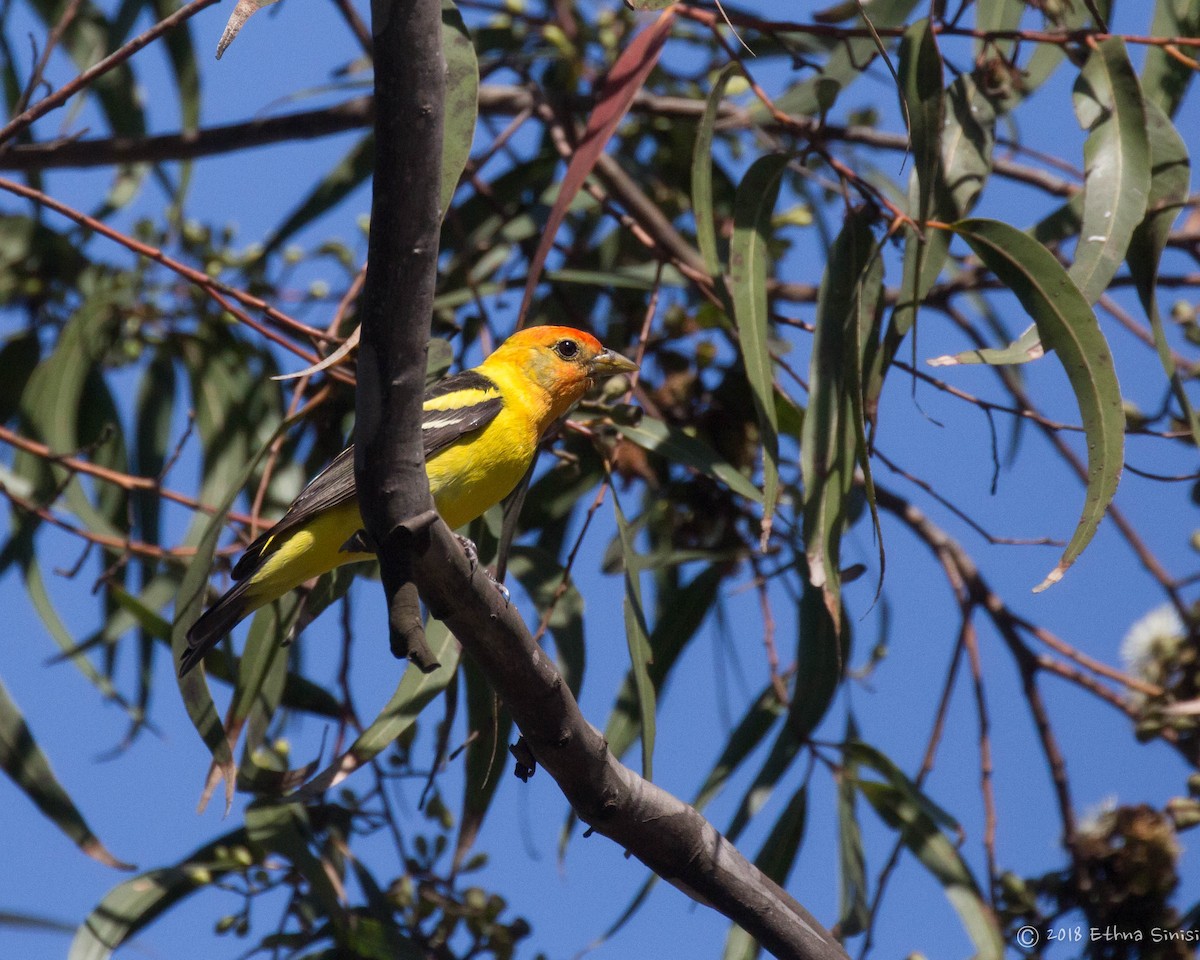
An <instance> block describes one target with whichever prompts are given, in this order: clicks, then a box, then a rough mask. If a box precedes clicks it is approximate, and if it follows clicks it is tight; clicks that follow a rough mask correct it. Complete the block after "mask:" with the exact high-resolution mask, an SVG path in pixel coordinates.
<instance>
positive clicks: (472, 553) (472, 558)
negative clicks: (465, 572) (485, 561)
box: [454, 533, 479, 573]
mask: <svg viewBox="0 0 1200 960" xmlns="http://www.w3.org/2000/svg"><path fill="white" fill-rule="evenodd" d="M454 538H455V539H456V540H457V541H458V545H459V546H460V547H462V550H463V553H465V554H466V555H467V562H468V563H470V564H471V572H472V573H474V572H475V568H476V567H478V566H479V548H478V547H476V546H475V544H474V543H472V542H471V541H470V540H469V539H468V538H467V537H464V536H463V535H462V534H461V533H456V534H455V535H454Z"/></svg>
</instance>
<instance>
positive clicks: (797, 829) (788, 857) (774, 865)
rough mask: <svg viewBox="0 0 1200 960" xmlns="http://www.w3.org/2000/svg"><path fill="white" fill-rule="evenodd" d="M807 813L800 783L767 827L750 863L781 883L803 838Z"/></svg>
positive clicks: (804, 786)
mask: <svg viewBox="0 0 1200 960" xmlns="http://www.w3.org/2000/svg"><path fill="white" fill-rule="evenodd" d="M807 814H808V784H801V785H800V788H799V789H798V790H797V791H796V792H795V793H794V794H792V797H791V799H790V800H788V802H787V806H785V807H784V808H783V812H782V813H780V815H779V819H778V820H776V821H775V825H774V826H773V827H771V832H770V833H769V834H767V839H766V841H765V842H764V843H763V845H762V849H761V850H759V852H758V856H757V857H755V858H754V865H755V866H756V867H758V869H760V870H761V871H762V872H763V873H765V874H766V875H767V876H768V877H770V878H771V879H772V880H774V881H775V882H776V883H777V884H779V885H780V886H781V887H782V886H784V885H785V884H786V883H787V880H788V876H789V875H790V874H791V872H792V867H794V866H795V864H796V854H797V853H799V852H800V844H801V843H802V842H803V840H804V826H805V823H806V821H807Z"/></svg>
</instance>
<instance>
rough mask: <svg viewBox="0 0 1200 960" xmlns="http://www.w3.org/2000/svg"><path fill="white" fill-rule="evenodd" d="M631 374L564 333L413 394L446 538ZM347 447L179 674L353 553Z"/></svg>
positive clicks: (249, 569) (245, 562) (266, 538)
mask: <svg viewBox="0 0 1200 960" xmlns="http://www.w3.org/2000/svg"><path fill="white" fill-rule="evenodd" d="M636 369H637V365H636V364H635V363H633V361H631V360H627V359H626V358H625V357H623V356H621V355H620V354H619V353H614V352H613V351H611V350H606V349H605V348H604V346H603V345H602V344H601V343H600V341H598V340H597V339H596V338H595V337H593V336H592V335H591V334H588V333H584V332H583V331H581V330H573V329H571V328H570V327H531V328H530V329H528V330H522V331H520V332H518V333H515V334H513V335H512V336H511V337H509V338H508V339H507V340H506V341H504V343H502V344H501V345H500V346H499V347H497V348H496V350H495V351H494V352H493V353H492V355H491V356H489V357H488V358H487V359H486V360H484V361H483V363H481V364H480V365H479V366H477V367H475V368H473V369H471V370H465V371H463V372H462V373H458V374H455V375H454V376H451V377H447V378H446V379H445V380H442V381H441V382H440V383H437V384H434V386H432V387H431V388H430V389H429V390H428V391H427V392H426V394H425V402H424V407H423V413H422V416H421V433H422V437H423V439H424V444H425V469H426V471H427V472H428V474H429V489H430V491H431V492H432V494H433V501H434V504H435V505H436V506H437V509H438V513H440V514H441V516H442V519H443V520H445V521H446V524H447V525H448V526H449V527H450V528H451V529H455V528H457V527H461V526H462V525H463V524H465V523H469V522H470V521H472V520H474V519H475V518H476V517H478V516H480V515H481V514H482V513H483V512H484V511H486V510H487V509H488V508H489V507H492V506H493V505H495V504H497V503H499V502H500V501H501V500H503V499H504V498H505V497H506V496H508V495H509V494H510V493H511V492H512V490H513V488H514V487H515V486H516V485H517V484H518V483H519V482H520V480H521V478H522V477H523V476H525V471H526V470H528V469H529V465H530V464H531V463H533V458H534V457H535V456H536V455H537V448H538V444H539V443H540V442H541V439H542V435H543V434H544V433H545V432H546V431H547V430H548V429H549V428H550V426H551V425H552V424H553V423H554V422H555V421H556V420H558V418H559V417H561V416H563V415H564V414H565V413H566V412H567V411H568V410H570V409H571V407H573V406H574V405H575V404H576V403H577V402H578V401H579V400H580V398H581V397H582V396H583V395H584V394H585V393H586V392H587V391H588V390H589V389H590V388H591V387H592V385H593V384H595V383H596V381H598V380H600V379H603V378H605V377H610V376H612V375H614V374H617V373H623V372H628V371H633V370H636ZM361 530H362V518H361V516H360V515H359V512H358V496H357V493H356V491H355V489H354V447H353V446H351V447H347V448H346V449H345V450H343V451H342V452H341V453H340V454H338V456H337V457H336V458H335V459H334V460H333V462H332V463H330V464H329V466H328V467H326V468H325V469H324V470H323V471H322V472H321V473H320V474H318V475H317V477H316V478H315V479H314V480H313V481H312V482H311V483H309V485H308V486H307V487H305V488H304V490H303V491H302V492H301V494H300V496H298V497H297V498H296V500H295V501H294V502H293V503H292V505H291V506H290V507H288V509H287V512H286V513H285V514H284V515H283V517H282V518H281V519H280V520H279V521H278V522H277V523H276V524H275V525H274V526H273V527H272V528H271V529H270V530H268V531H267V532H266V533H264V534H263V535H262V536H261V537H259V538H258V539H257V540H255V541H254V542H253V543H252V544H250V546H249V547H248V548H247V549H246V552H245V553H244V554H243V555H242V557H241V559H239V560H238V562H237V564H235V565H234V568H233V579H234V580H235V581H237V584H236V585H235V586H234V587H233V588H232V589H231V590H229V592H228V593H226V594H225V595H224V596H223V597H221V599H220V600H218V601H217V602H216V603H215V604H213V606H212V607H210V608H209V609H208V611H207V612H205V614H204V615H203V616H202V617H200V619H199V620H197V621H196V623H195V624H194V625H193V626H192V629H191V630H189V631H188V635H187V650H186V651H185V652H184V654H183V657H182V658H181V660H180V663H179V675H180V676H183V675H184V674H185V673H187V672H188V671H189V670H191V669H192V668H193V667H194V666H195V665H196V664H197V663H199V662H200V661H201V660H202V659H203V658H204V655H205V654H206V653H208V651H209V650H211V649H212V648H213V647H214V646H215V645H216V644H217V642H218V641H219V640H220V639H221V638H222V637H223V636H225V634H227V633H228V632H229V631H230V630H232V629H233V627H234V626H235V625H236V624H237V623H238V622H239V621H240V620H242V619H243V618H244V617H246V616H247V615H249V614H250V613H252V612H253V611H255V610H257V609H258V608H259V607H261V606H264V605H265V604H268V603H272V602H273V601H275V600H278V599H279V598H280V597H282V596H283V595H284V594H285V593H287V592H288V591H289V590H294V589H295V588H296V587H298V586H300V584H302V583H304V582H305V581H307V580H311V579H312V578H313V577H317V576H320V575H321V574H323V573H327V572H328V571H330V570H332V569H333V568H334V567H338V566H341V565H342V564H343V563H351V562H353V561H355V560H365V559H367V558H369V557H370V556H371V554H370V553H368V552H364V550H363V541H362V537H361Z"/></svg>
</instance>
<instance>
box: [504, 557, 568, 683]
mask: <svg viewBox="0 0 1200 960" xmlns="http://www.w3.org/2000/svg"><path fill="white" fill-rule="evenodd" d="M508 569H509V570H510V571H511V572H512V575H513V576H514V577H516V578H517V580H518V581H519V582H520V584H521V586H522V587H523V588H524V589H525V592H526V593H528V594H529V598H530V599H531V600H532V601H533V603H534V606H536V607H537V609H538V610H542V611H545V610H549V609H550V607H551V606H552V605H553V607H554V611H553V613H551V615H550V619H549V621H548V622H547V624H546V626H547V628H548V629H549V630H550V634H551V636H553V637H554V649H555V651H556V652H557V654H558V664H559V672H560V673H562V675H563V679H564V680H566V681H567V686H568V687H569V688H570V690H571V692H572V693H573V694H575V696H576V697H578V696H579V691H580V690H581V689H582V688H583V671H584V665H585V658H586V653H587V647H586V645H585V644H584V636H583V634H584V631H583V626H584V620H583V610H584V602H583V596H582V594H580V592H579V588H578V587H576V586H575V583H574V581H573V580H571V578H570V577H567V576H566V571H565V570H564V569H563V567H562V564H560V563H559V562H558V559H557V558H556V557H555V556H554V555H553V554H552V553H550V552H548V551H546V550H542V549H540V548H538V547H531V546H516V547H513V548H512V550H511V551H510V553H509V558H508ZM564 577H565V578H566V579H564ZM560 591H561V594H560Z"/></svg>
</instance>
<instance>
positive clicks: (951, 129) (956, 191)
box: [927, 73, 996, 241]
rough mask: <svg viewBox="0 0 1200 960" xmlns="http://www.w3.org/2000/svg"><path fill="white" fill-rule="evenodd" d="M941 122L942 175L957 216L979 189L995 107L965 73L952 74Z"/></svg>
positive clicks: (987, 169)
mask: <svg viewBox="0 0 1200 960" xmlns="http://www.w3.org/2000/svg"><path fill="white" fill-rule="evenodd" d="M945 122H946V126H945V128H944V129H943V131H942V171H943V179H944V181H945V186H946V189H947V190H948V191H949V193H950V197H951V199H952V200H953V203H954V209H955V211H956V212H955V214H954V217H955V219H958V218H960V217H965V216H966V215H967V214H968V213H970V212H971V209H972V208H973V207H974V206H975V201H976V200H978V199H979V195H980V193H982V192H983V185H984V183H986V182H987V178H988V176H989V175H990V174H991V172H992V151H993V149H994V148H995V145H996V109H995V107H994V106H993V105H992V102H991V101H990V100H989V99H988V98H987V97H986V96H984V95H983V93H982V92H981V91H980V89H979V87H978V86H977V85H976V84H975V81H974V80H973V79H972V78H971V76H970V75H969V74H965V73H964V74H962V75H961V76H959V77H957V78H955V80H954V82H953V83H951V84H950V86H949V87H948V88H947V90H946V106H945ZM927 239H928V240H930V241H932V240H933V239H934V238H933V237H929V238H927Z"/></svg>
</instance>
